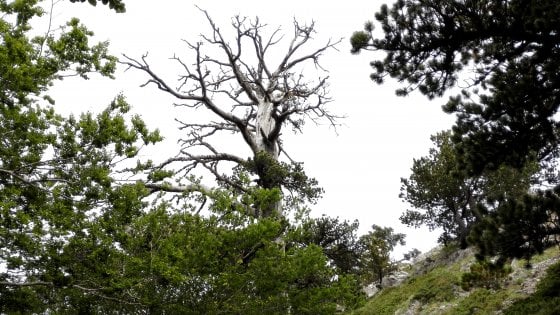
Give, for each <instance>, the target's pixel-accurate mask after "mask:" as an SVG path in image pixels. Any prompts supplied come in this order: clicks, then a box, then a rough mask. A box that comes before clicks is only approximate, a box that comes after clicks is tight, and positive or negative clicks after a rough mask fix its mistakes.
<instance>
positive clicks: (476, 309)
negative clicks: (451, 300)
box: [444, 288, 530, 315]
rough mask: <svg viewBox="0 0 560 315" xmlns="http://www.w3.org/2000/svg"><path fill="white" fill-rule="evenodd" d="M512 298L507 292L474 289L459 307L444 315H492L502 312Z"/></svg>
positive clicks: (460, 302)
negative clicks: (504, 305) (504, 304)
mask: <svg viewBox="0 0 560 315" xmlns="http://www.w3.org/2000/svg"><path fill="white" fill-rule="evenodd" d="M510 298H511V296H510V294H509V293H508V292H507V291H505V290H502V291H496V290H489V289H484V288H479V289H473V290H471V292H470V294H469V295H468V296H467V297H465V298H464V299H461V300H460V301H459V302H458V304H457V306H455V307H453V308H452V309H451V310H449V311H448V312H445V313H444V314H449V315H456V314H457V315H459V314H460V315H470V314H492V313H495V312H496V311H497V310H501V309H502V307H503V303H504V301H506V300H507V299H510ZM527 314H530V313H527Z"/></svg>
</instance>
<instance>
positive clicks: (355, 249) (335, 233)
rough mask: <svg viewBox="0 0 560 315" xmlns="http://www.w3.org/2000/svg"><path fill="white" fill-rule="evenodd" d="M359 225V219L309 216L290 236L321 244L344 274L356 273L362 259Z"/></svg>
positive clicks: (301, 240)
mask: <svg viewBox="0 0 560 315" xmlns="http://www.w3.org/2000/svg"><path fill="white" fill-rule="evenodd" d="M358 226H359V224H358V222H357V221H354V222H349V221H341V220H340V219H339V218H331V217H327V216H322V217H320V218H309V219H306V220H304V221H303V222H302V224H301V225H300V226H297V227H296V228H295V229H294V230H293V231H292V232H291V234H292V236H291V237H290V238H291V239H293V241H294V242H296V243H299V244H307V245H309V244H315V245H317V246H320V247H321V248H322V249H323V252H324V253H325V255H326V256H327V257H328V258H329V260H330V261H331V262H332V264H333V265H334V266H336V268H337V270H339V271H340V272H342V273H343V274H347V273H355V272H356V271H357V270H356V267H357V266H358V265H359V259H360V248H359V244H358V236H357V230H358Z"/></svg>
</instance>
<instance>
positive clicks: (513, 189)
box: [399, 131, 538, 248]
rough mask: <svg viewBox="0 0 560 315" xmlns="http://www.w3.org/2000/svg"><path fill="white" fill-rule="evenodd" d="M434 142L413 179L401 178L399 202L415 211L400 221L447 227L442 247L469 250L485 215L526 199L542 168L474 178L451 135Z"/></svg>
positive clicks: (418, 162) (501, 170)
mask: <svg viewBox="0 0 560 315" xmlns="http://www.w3.org/2000/svg"><path fill="white" fill-rule="evenodd" d="M431 139H432V142H433V143H434V145H435V147H434V148H431V149H430V153H429V155H428V156H426V157H422V158H420V159H415V160H414V162H413V166H412V174H411V175H410V177H409V178H406V179H405V178H401V183H402V186H401V193H400V195H399V197H400V198H402V199H403V200H404V201H406V202H408V203H409V204H410V205H411V206H413V207H414V208H415V209H414V210H410V209H409V210H406V212H405V213H403V214H402V215H401V217H400V220H401V222H402V223H403V224H406V225H408V226H414V227H419V226H421V225H426V226H428V227H429V228H430V229H436V228H441V229H443V233H442V235H441V236H440V238H439V242H441V243H444V244H449V242H450V241H458V242H459V243H460V244H461V247H463V248H464V247H466V245H467V237H468V235H469V233H470V231H471V230H472V228H473V226H474V225H475V223H477V222H478V221H479V220H480V219H481V218H482V215H483V214H485V213H487V212H488V211H491V210H490V209H493V208H495V207H496V206H498V207H499V206H500V205H502V204H504V203H505V202H507V201H509V200H512V199H514V198H516V197H519V196H522V195H524V194H525V193H526V192H527V191H528V190H529V187H530V185H531V179H532V176H533V174H534V173H536V172H537V169H538V167H537V166H536V164H534V163H533V164H530V165H528V166H527V167H525V168H522V169H513V168H511V167H506V166H502V167H500V168H499V169H497V170H495V171H486V172H484V173H483V174H481V175H478V176H472V175H470V176H469V175H468V174H467V173H465V172H464V171H463V170H462V169H461V166H460V164H459V157H458V154H457V152H456V146H455V145H454V143H453V142H452V141H451V132H450V131H446V132H441V133H438V134H436V135H435V136H432V137H431ZM481 207H482V208H484V209H483V210H484V211H483V212H482V211H481Z"/></svg>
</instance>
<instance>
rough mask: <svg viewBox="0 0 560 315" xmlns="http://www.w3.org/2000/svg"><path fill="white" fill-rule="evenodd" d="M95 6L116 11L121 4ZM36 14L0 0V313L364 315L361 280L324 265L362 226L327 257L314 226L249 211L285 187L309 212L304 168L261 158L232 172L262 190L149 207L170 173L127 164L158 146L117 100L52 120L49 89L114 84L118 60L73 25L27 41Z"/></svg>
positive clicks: (348, 229) (221, 192) (309, 184)
mask: <svg viewBox="0 0 560 315" xmlns="http://www.w3.org/2000/svg"><path fill="white" fill-rule="evenodd" d="M80 1H81V2H84V1H82V0H80ZM88 2H89V3H90V4H94V5H95V3H96V1H88ZM101 2H102V3H103V4H108V5H109V7H110V8H111V9H114V10H116V11H117V12H122V11H124V5H123V4H122V1H111V0H109V1H105V0H103V1H101ZM38 3H39V1H14V2H11V3H7V1H3V0H0V11H2V13H3V15H2V18H1V19H0V34H1V36H2V37H1V40H0V117H1V119H0V134H1V135H2V145H1V146H0V265H2V270H0V313H7V314H18V313H49V314H50V313H52V314H82V313H83V314H108V313H124V314H135V313H154V314H163V313H172V314H216V313H228V314H239V313H244V314H245V313H247V314H260V313H263V312H264V313H267V314H286V313H287V312H291V313H294V314H332V313H334V312H335V311H336V308H337V306H343V307H345V308H347V309H351V308H354V307H356V306H358V305H360V303H361V302H362V301H363V295H362V294H361V293H360V291H359V282H358V279H357V278H356V277H355V276H353V275H352V274H345V273H342V272H341V271H340V270H341V269H340V268H336V267H335V266H333V265H332V264H331V262H332V260H333V258H330V257H329V256H328V255H327V254H331V253H334V252H335V251H336V249H334V245H333V244H334V243H336V242H340V244H344V242H347V241H351V240H352V238H351V237H350V236H354V235H353V233H354V231H355V228H357V225H356V226H354V225H347V224H342V225H341V227H340V229H342V231H341V232H342V233H341V234H337V235H335V236H334V238H335V239H334V240H328V241H327V242H326V243H324V245H325V246H326V247H325V248H322V247H320V245H322V244H315V243H314V242H313V241H312V240H309V239H306V238H305V237H300V236H301V235H315V233H316V231H315V230H314V229H315V228H316V226H317V225H315V224H307V223H298V222H299V221H297V220H296V221H295V222H292V223H290V222H288V220H287V219H285V218H281V217H278V216H272V215H270V216H255V215H251V213H249V211H248V210H247V206H248V205H251V206H254V207H255V208H257V209H268V208H270V207H271V205H274V204H277V203H278V201H279V200H280V199H281V198H282V197H283V196H282V191H281V189H282V188H285V189H288V190H290V191H294V192H295V194H294V195H296V196H295V197H294V199H293V200H292V201H293V202H294V204H296V203H298V202H300V201H302V200H306V201H311V202H314V201H316V199H317V198H318V197H319V196H320V194H321V193H322V190H321V189H320V188H318V187H317V182H316V181H315V180H314V179H310V178H308V177H307V176H306V175H305V173H304V172H303V167H302V165H301V164H289V165H288V164H286V163H278V162H276V161H273V160H271V159H270V158H269V156H265V155H259V156H257V158H255V159H254V160H253V161H251V160H250V161H249V162H248V163H247V165H241V166H243V167H245V166H247V168H248V172H250V173H251V174H253V175H254V174H256V175H258V178H259V180H260V181H261V182H260V183H257V185H253V184H252V183H251V181H250V179H249V176H248V175H247V174H246V173H245V172H244V171H246V170H243V171H238V172H237V173H235V174H234V175H233V176H238V178H235V179H236V183H241V184H243V185H244V186H243V187H241V188H240V187H234V186H235V185H231V184H229V183H228V182H227V180H223V182H220V183H219V184H221V185H220V186H218V187H216V188H213V189H206V190H205V189H200V190H199V191H197V192H196V193H192V191H190V190H189V189H186V188H185V189H184V190H183V191H181V190H180V189H175V190H174V191H172V192H170V195H171V193H176V192H178V191H179V193H180V194H179V195H172V196H171V197H169V195H164V194H163V193H162V194H159V195H157V196H154V195H152V194H153V193H154V192H156V191H158V187H157V186H154V185H152V183H154V182H161V181H164V180H166V179H168V178H172V177H174V175H176V173H175V172H171V171H168V170H166V169H163V167H157V166H155V165H154V162H152V161H149V160H148V161H141V160H138V161H137V162H136V164H134V161H133V160H132V159H133V158H134V159H136V158H138V155H139V152H140V148H141V147H143V146H146V145H152V144H155V143H157V142H159V141H161V140H162V137H161V135H160V134H159V132H158V131H157V130H156V131H151V130H150V129H149V128H148V127H147V126H146V124H145V123H144V122H143V120H142V119H141V118H140V117H139V116H135V115H131V113H130V110H131V106H130V105H129V104H128V103H127V102H126V99H125V97H124V96H122V95H118V96H116V97H115V99H114V100H113V101H112V102H111V103H110V104H109V105H108V106H107V108H106V109H104V110H102V111H100V112H99V113H97V114H94V113H82V114H80V115H71V116H69V117H63V116H61V115H59V114H57V112H56V111H55V107H53V106H52V105H54V100H53V99H52V98H51V97H50V96H48V94H47V93H48V90H49V87H50V86H51V85H52V84H53V82H54V81H55V80H58V79H62V78H64V77H66V76H78V77H81V78H85V79H87V78H88V77H89V76H90V75H91V74H92V73H98V74H100V75H102V76H107V77H112V75H113V72H114V70H115V62H116V59H115V58H114V57H113V56H110V55H108V53H107V43H100V44H94V45H91V43H90V39H91V37H92V36H93V33H92V32H91V31H89V30H88V29H87V28H86V27H85V26H83V25H81V24H80V23H79V21H78V20H77V19H72V20H71V21H69V22H68V23H67V24H66V26H64V27H61V28H58V29H57V33H56V34H49V35H47V36H46V37H37V38H32V39H30V38H29V37H28V34H29V32H30V30H31V26H30V25H31V19H32V18H34V17H36V16H40V15H42V14H43V11H42V9H40V7H39V6H38V5H37V4H38ZM134 165H135V166H134ZM131 166H132V167H131ZM187 167H188V166H187ZM224 178H225V177H224ZM177 182H178V183H179V184H180V180H178V181H177ZM192 182H195V181H194V180H193V181H192ZM245 184H246V185H245ZM164 185H168V186H167V187H171V186H172V184H171V183H167V182H165V184H164ZM154 187H155V188H154ZM159 190H162V189H159ZM170 190H171V189H170ZM302 196H303V197H302ZM298 198H299V199H298ZM177 200H183V201H185V205H184V206H181V207H177V206H176V204H177V203H178V202H175V203H172V202H171V201H177ZM207 200H210V204H209V205H206V201H207ZM194 209H198V210H196V211H190V210H194ZM202 210H204V212H202V213H203V214H204V215H202V214H201V211H202ZM300 219H302V220H303V222H311V220H310V219H308V218H307V217H304V216H302V217H301V218H300ZM337 222H338V221H337ZM337 224H338V223H335V224H334V227H333V229H334V230H338V229H339V226H338V225H337ZM327 225H328V224H327ZM288 231H290V232H288ZM293 231H298V233H300V234H298V233H295V232H293ZM292 232H293V233H292ZM349 235H350V236H349ZM338 237H340V238H341V239H340V240H338V239H337V238H338ZM345 237H350V238H349V239H348V240H346V239H343V238H345ZM320 238H321V241H319V243H321V242H322V240H326V239H327V238H326V237H324V238H323V237H320ZM302 239H303V241H302ZM329 246H331V247H330V248H329ZM334 256H336V255H334ZM334 256H333V257H334ZM342 256H344V255H342ZM348 263H350V262H348ZM347 268H348V269H350V267H347Z"/></svg>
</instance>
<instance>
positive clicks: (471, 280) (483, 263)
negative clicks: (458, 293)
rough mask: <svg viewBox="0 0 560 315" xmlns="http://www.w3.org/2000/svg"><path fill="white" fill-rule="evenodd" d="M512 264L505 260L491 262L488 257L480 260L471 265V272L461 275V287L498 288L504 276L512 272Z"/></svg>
mask: <svg viewBox="0 0 560 315" xmlns="http://www.w3.org/2000/svg"><path fill="white" fill-rule="evenodd" d="M511 271H512V269H511V266H509V265H507V264H504V263H503V262H499V261H498V262H491V261H489V260H487V259H485V260H479V261H477V262H475V263H474V264H472V265H471V266H470V272H466V273H464V274H463V275H462V276H461V288H463V290H470V289H471V288H477V287H478V288H485V289H494V290H495V289H498V288H500V285H501V282H502V281H503V280H504V278H505V277H506V276H507V275H508V274H509V273H511Z"/></svg>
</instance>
